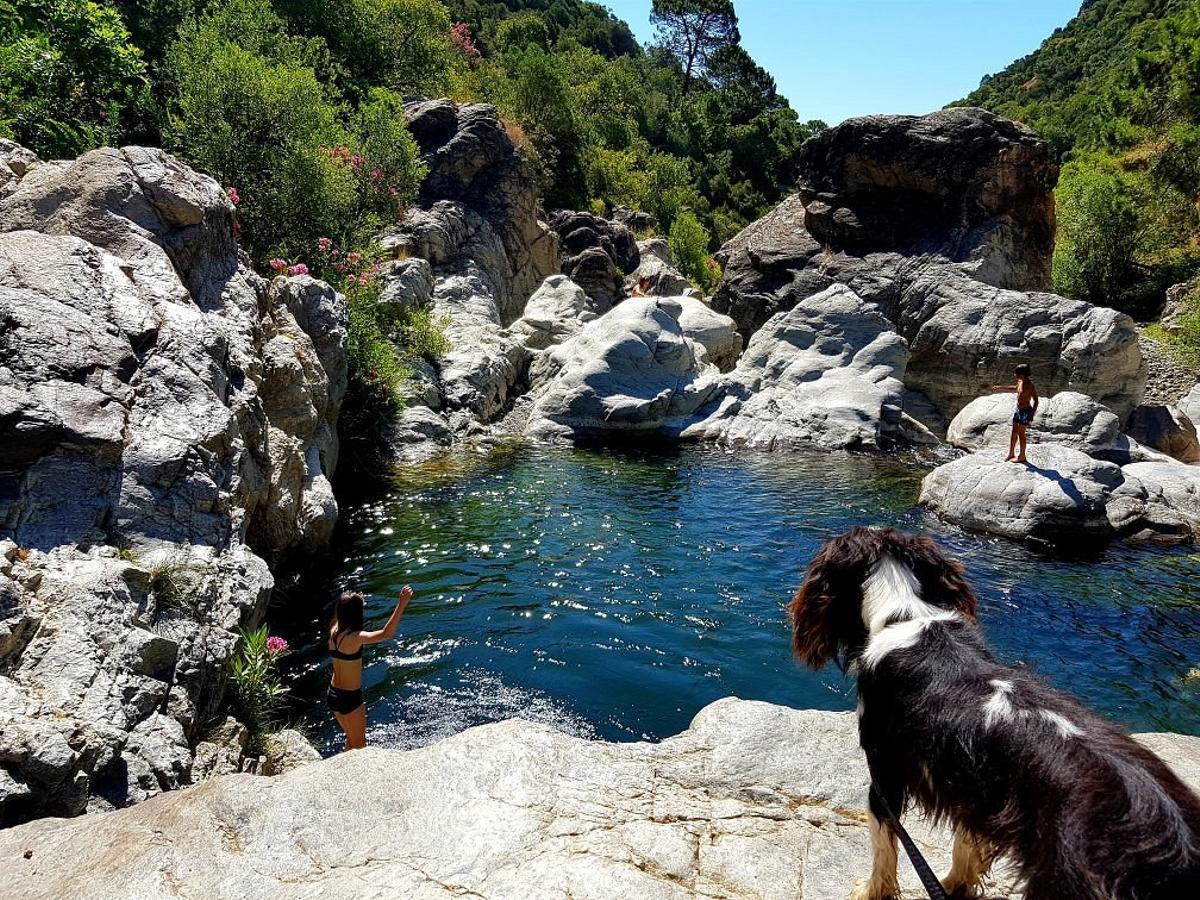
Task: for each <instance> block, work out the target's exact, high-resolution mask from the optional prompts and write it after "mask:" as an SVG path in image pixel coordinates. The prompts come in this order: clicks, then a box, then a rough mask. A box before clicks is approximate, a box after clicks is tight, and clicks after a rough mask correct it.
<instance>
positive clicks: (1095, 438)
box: [946, 391, 1121, 455]
mask: <svg viewBox="0 0 1200 900" xmlns="http://www.w3.org/2000/svg"><path fill="white" fill-rule="evenodd" d="M1015 403H1016V395H1015V394H988V395H985V396H983V397H979V398H977V399H975V400H972V401H971V402H970V403H968V404H967V405H966V406H964V407H963V409H962V411H961V412H959V414H958V415H957V416H955V417H954V420H953V421H952V422H951V423H950V428H949V430H948V431H947V433H946V442H947V443H948V444H950V445H952V446H954V447H959V448H961V449H963V450H983V449H984V448H989V447H990V448H996V449H1002V450H1004V451H1006V452H1007V450H1008V442H1009V437H1010V435H1011V433H1012V417H1013V412H1014V411H1015ZM1120 431H1121V421H1120V419H1118V418H1117V416H1116V414H1115V413H1113V412H1112V410H1110V409H1108V408H1107V407H1106V406H1103V405H1102V404H1100V403H1098V402H1097V401H1095V400H1093V399H1092V398H1091V397H1088V396H1087V395H1086V394H1079V393H1076V392H1074V391H1062V392H1061V393H1058V394H1055V395H1054V396H1053V397H1043V398H1042V399H1041V403H1040V404H1039V406H1038V411H1037V415H1036V416H1034V419H1033V425H1032V426H1031V427H1030V429H1029V442H1030V443H1031V444H1060V445H1062V446H1064V447H1071V448H1072V449H1075V450H1080V451H1082V452H1084V453H1087V454H1089V455H1095V454H1098V453H1103V452H1104V451H1108V450H1111V449H1112V448H1113V446H1114V444H1115V443H1116V441H1117V438H1118V436H1119V434H1120Z"/></svg>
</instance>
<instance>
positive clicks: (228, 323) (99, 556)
mask: <svg viewBox="0 0 1200 900" xmlns="http://www.w3.org/2000/svg"><path fill="white" fill-rule="evenodd" d="M346 327H347V309H346V304H345V300H344V298H342V297H341V296H339V295H337V294H336V293H335V292H334V291H333V290H332V289H331V288H330V287H329V286H328V285H325V284H323V283H321V282H318V281H315V280H313V279H311V278H307V277H301V278H292V279H283V278H278V279H275V280H274V281H266V280H264V279H262V278H260V277H259V276H258V275H256V274H255V273H254V271H253V270H252V269H251V267H250V266H249V264H248V261H247V260H246V259H245V257H244V256H242V255H241V254H240V253H239V251H238V247H237V243H236V239H235V229H234V207H233V205H232V203H231V202H230V201H229V199H228V198H227V197H226V195H225V191H224V190H223V189H222V187H221V186H220V185H219V184H217V183H216V182H215V181H213V180H212V179H211V178H208V177H206V176H203V175H201V174H199V173H197V172H195V171H193V170H191V169H189V168H187V167H186V166H184V165H182V164H181V163H179V162H178V161H177V160H175V159H174V158H172V157H171V156H170V155H168V154H166V153H164V152H162V151H160V150H153V149H147V148H142V147H125V148H121V149H115V148H106V149H102V150H96V151H94V152H91V153H87V154H85V155H83V156H81V157H79V158H78V159H76V160H73V161H57V162H50V161H41V160H38V159H37V158H36V157H34V156H33V154H31V153H29V152H28V151H26V150H24V149H22V148H19V147H17V146H15V145H13V144H11V143H9V142H0V824H7V823H10V822H13V821H18V820H21V819H24V818H28V817H30V816H34V815H48V814H49V815H74V814H77V813H80V812H83V811H85V810H102V809H109V808H113V807H120V806H125V805H127V804H129V803H133V802H137V801H140V800H143V799H145V798H147V797H150V796H153V795H155V794H157V793H159V792H160V791H163V790H168V789H171V788H175V787H179V786H181V785H185V784H188V783H189V782H190V781H191V779H192V768H193V762H194V748H195V745H196V742H197V741H198V740H199V738H200V737H201V736H202V735H203V733H204V731H205V729H207V728H208V727H209V726H210V725H211V723H212V720H213V717H214V714H215V712H216V708H217V704H218V702H219V701H220V699H221V697H222V694H223V690H224V684H225V679H226V664H227V662H228V659H229V657H230V655H231V653H232V651H233V648H234V646H235V642H236V639H237V638H236V634H235V629H236V628H238V627H240V626H249V625H254V624H257V623H258V622H259V621H260V620H261V619H262V617H263V615H264V612H265V609H266V603H267V600H268V597H269V596H270V593H271V589H272V586H273V577H272V573H271V568H270V567H271V565H273V564H275V563H277V562H280V561H282V560H284V559H285V558H286V557H287V556H288V555H289V554H292V553H296V552H304V551H312V550H315V549H317V548H319V547H321V546H322V545H323V544H324V543H325V541H326V540H327V539H328V537H329V535H330V533H331V530H332V528H333V524H334V522H335V520H336V517H337V503H336V500H335V499H334V496H333V491H332V488H331V485H330V481H329V477H330V475H332V474H333V472H334V470H335V467H336V465H337V455H338V440H337V418H338V411H339V407H340V404H341V400H342V397H343V395H344V393H345V390H346V382H347V360H346V350H345V340H346Z"/></svg>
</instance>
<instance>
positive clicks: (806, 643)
mask: <svg viewBox="0 0 1200 900" xmlns="http://www.w3.org/2000/svg"><path fill="white" fill-rule="evenodd" d="M843 565H844V560H843V559H842V554H841V552H840V551H839V547H838V543H837V540H836V539H835V540H831V541H826V542H825V544H824V545H823V546H822V547H821V549H820V550H819V551H817V555H816V556H814V557H813V560H812V562H811V563H809V564H808V571H807V572H806V573H805V576H804V584H802V585H801V586H800V590H798V591H797V592H796V596H795V598H794V599H793V600H792V603H791V606H790V607H789V608H788V611H789V612H790V614H791V618H792V650H793V651H794V652H795V654H796V655H797V656H798V657H800V659H802V660H804V662H805V664H806V665H808V666H809V667H810V668H813V669H819V668H821V667H822V666H824V665H825V663H827V662H829V660H831V659H833V657H834V655H835V654H836V653H837V651H838V643H839V642H838V636H837V623H836V615H837V599H838V593H839V585H840V584H841V583H842V582H843V581H844V577H843V575H844V573H842V571H841V569H842V567H843Z"/></svg>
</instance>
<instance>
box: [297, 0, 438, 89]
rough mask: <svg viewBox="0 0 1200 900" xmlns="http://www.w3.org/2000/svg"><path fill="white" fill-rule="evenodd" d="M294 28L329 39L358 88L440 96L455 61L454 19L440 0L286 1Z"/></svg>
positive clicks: (336, 54) (336, 56)
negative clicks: (452, 27) (453, 59)
mask: <svg viewBox="0 0 1200 900" xmlns="http://www.w3.org/2000/svg"><path fill="white" fill-rule="evenodd" d="M276 6H278V7H280V8H281V9H283V10H284V11H285V13H288V14H289V18H290V20H291V21H292V23H293V25H295V26H298V27H299V28H300V29H301V30H303V31H305V32H307V33H309V34H315V35H319V36H321V37H323V38H324V39H325V41H326V42H327V43H328V45H329V49H330V52H331V53H332V54H333V56H334V57H335V58H336V59H337V60H338V62H339V63H340V64H341V65H343V66H345V68H346V69H347V70H348V71H349V73H350V75H351V76H352V79H353V80H354V81H355V82H356V86H357V89H358V90H360V91H365V90H367V89H369V87H371V86H377V87H386V88H389V89H391V90H394V91H397V92H398V93H401V94H423V95H426V96H439V95H441V94H442V93H444V92H445V90H446V88H447V73H448V72H449V69H450V66H451V60H452V54H453V51H452V47H451V42H450V16H449V14H448V13H447V11H446V7H445V6H443V5H442V4H441V3H438V2H436V0H283V2H280V3H277V4H276Z"/></svg>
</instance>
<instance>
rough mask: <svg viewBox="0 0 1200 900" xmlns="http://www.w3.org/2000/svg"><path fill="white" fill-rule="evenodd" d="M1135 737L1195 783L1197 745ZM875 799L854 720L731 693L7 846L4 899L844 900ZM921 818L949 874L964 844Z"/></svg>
mask: <svg viewBox="0 0 1200 900" xmlns="http://www.w3.org/2000/svg"><path fill="white" fill-rule="evenodd" d="M1140 739H1141V740H1143V741H1144V742H1145V743H1146V744H1147V745H1149V746H1150V747H1151V748H1152V749H1153V750H1154V751H1155V752H1157V753H1158V754H1159V755H1161V756H1162V757H1163V758H1164V759H1165V760H1166V761H1167V762H1168V763H1169V764H1171V765H1172V767H1174V768H1175V770H1176V771H1177V772H1178V773H1179V774H1180V776H1181V777H1183V778H1184V779H1185V780H1186V781H1188V782H1189V783H1190V784H1191V785H1193V786H1194V787H1195V786H1200V738H1195V737H1183V736H1180V735H1170V734H1156V735H1142V736H1140ZM866 792H867V773H866V768H865V765H864V762H863V758H862V753H861V751H860V750H859V748H858V741H857V731H856V726H855V721H854V715H853V714H851V713H831V712H819V711H814V710H794V709H787V708H785V707H781V706H774V705H771V704H767V703H758V702H750V701H743V700H736V699H733V698H727V699H724V700H720V701H718V702H716V703H714V704H712V705H711V706H708V707H707V708H705V709H703V710H701V712H700V713H699V714H698V715H697V716H696V718H695V720H694V721H693V722H692V725H691V727H690V728H689V729H688V730H687V731H685V732H684V733H682V734H680V735H677V736H675V737H673V738H669V739H667V740H665V741H663V742H662V743H659V744H647V743H637V744H608V743H601V742H592V741H585V740H581V739H578V738H574V737H570V736H568V735H565V734H561V733H559V732H556V731H553V730H551V729H549V728H546V727H544V726H541V725H534V724H531V723H528V722H521V721H509V722H502V723H499V724H494V725H486V726H483V727H480V728H474V729H471V730H469V731H466V732H463V733H462V734H459V735H457V736H455V737H452V738H450V739H448V740H445V741H442V742H441V743H438V744H435V745H433V746H430V747H426V748H423V749H420V750H412V751H407V752H406V751H398V750H382V749H369V750H364V751H356V752H354V753H348V754H342V755H340V756H337V757H334V758H332V759H328V760H324V761H322V762H316V763H312V764H309V765H305V766H302V767H300V768H298V769H295V770H293V771H291V772H289V773H287V774H285V775H281V776H279V777H276V778H259V777H255V776H251V775H230V776H225V777H221V778H216V779H213V780H210V781H207V782H205V783H203V784H201V785H199V786H196V787H193V788H189V789H186V790H181V791H176V792H171V793H167V794H163V795H161V796H158V797H155V798H153V799H151V800H148V801H146V802H145V803H141V804H139V805H137V806H134V807H131V808H129V809H124V810H119V811H116V812H112V813H105V814H100V815H94V816H85V817H83V818H79V819H70V820H52V819H43V820H39V821H36V822H33V823H30V824H28V825H24V826H21V827H18V828H12V829H9V830H7V831H4V832H0V895H2V896H6V897H23V898H27V900H35V898H49V897H104V898H111V897H138V898H144V900H151V898H159V897H164V898H165V897H209V898H225V897H229V898H232V897H238V898H245V900H253V898H280V897H322V898H329V897H389V898H391V897H419V898H442V897H448V896H461V897H485V898H509V897H511V898H567V897H570V898H575V900H585V898H600V897H637V898H685V897H688V898H692V897H725V898H749V897H763V898H774V897H778V898H786V900H797V898H805V900H809V898H814V900H815V898H826V897H828V898H835V897H836V898H839V900H840V898H844V897H846V896H847V894H848V892H849V890H850V887H851V885H852V884H853V883H854V881H855V880H856V879H858V878H860V877H863V876H864V875H865V874H866V873H867V871H868V868H869V860H870V848H869V840H868V834H867V827H866V824H865V818H866V816H865V812H864V808H863V803H864V798H865V797H866ZM909 824H910V826H911V830H912V832H913V835H914V837H915V839H916V840H917V841H918V842H919V843H920V845H921V846H922V848H923V850H924V851H925V852H926V854H927V855H928V857H929V859H930V861H931V863H932V864H933V865H934V866H935V868H938V869H943V870H944V869H945V868H946V867H947V866H948V864H949V853H948V849H947V848H948V847H949V843H950V836H949V834H948V833H946V832H943V831H931V830H930V829H929V828H927V827H926V826H925V825H924V823H922V822H919V821H910V823H909ZM900 872H901V883H902V886H903V888H904V890H905V895H906V896H910V897H917V896H923V895H922V894H921V893H920V887H919V885H918V883H917V881H916V878H915V876H914V875H913V873H912V870H911V868H910V867H909V866H908V864H907V862H906V861H904V860H902V861H901V867H900ZM989 888H990V890H989V893H988V896H990V897H997V896H999V897H1006V896H1011V893H1010V890H1011V882H1010V881H1009V880H1008V876H1007V875H1006V873H1005V870H1004V867H1003V866H1001V867H999V869H998V871H997V872H996V873H995V878H994V881H993V883H992V884H991V885H989Z"/></svg>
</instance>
